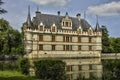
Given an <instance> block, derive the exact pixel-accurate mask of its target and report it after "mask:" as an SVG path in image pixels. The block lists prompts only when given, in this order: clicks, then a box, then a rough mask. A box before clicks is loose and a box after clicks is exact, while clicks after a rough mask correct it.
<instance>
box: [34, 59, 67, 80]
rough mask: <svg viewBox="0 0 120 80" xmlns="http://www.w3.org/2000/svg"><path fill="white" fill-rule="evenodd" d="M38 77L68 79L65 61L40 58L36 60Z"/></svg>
mask: <svg viewBox="0 0 120 80" xmlns="http://www.w3.org/2000/svg"><path fill="white" fill-rule="evenodd" d="M34 65H35V74H36V77H38V78H40V79H43V80H48V79H49V80H66V76H65V75H66V74H65V63H64V62H62V61H61V60H51V59H49V60H48V59H47V60H39V61H35V62H34Z"/></svg>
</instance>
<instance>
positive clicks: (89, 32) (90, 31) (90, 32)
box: [88, 27, 93, 35]
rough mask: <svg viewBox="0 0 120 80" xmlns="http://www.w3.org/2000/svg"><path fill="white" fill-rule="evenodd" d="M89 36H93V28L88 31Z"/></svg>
mask: <svg viewBox="0 0 120 80" xmlns="http://www.w3.org/2000/svg"><path fill="white" fill-rule="evenodd" d="M88 34H89V35H92V34H93V30H92V28H91V27H90V28H89V30H88Z"/></svg>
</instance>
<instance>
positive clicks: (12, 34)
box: [0, 19, 24, 55]
mask: <svg viewBox="0 0 120 80" xmlns="http://www.w3.org/2000/svg"><path fill="white" fill-rule="evenodd" d="M0 29H1V31H0V46H1V47H0V54H7V55H8V54H9V55H10V54H12V55H13V54H14V55H16V54H22V55H23V53H24V52H23V51H24V47H23V39H22V34H21V33H20V32H19V31H18V30H14V29H13V28H12V27H10V25H9V22H8V21H6V20H4V19H0Z"/></svg>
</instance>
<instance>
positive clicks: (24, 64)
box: [20, 58, 30, 75]
mask: <svg viewBox="0 0 120 80" xmlns="http://www.w3.org/2000/svg"><path fill="white" fill-rule="evenodd" d="M29 68H30V63H29V60H28V59H27V58H21V59H20V71H21V72H22V74H25V75H28V74H29Z"/></svg>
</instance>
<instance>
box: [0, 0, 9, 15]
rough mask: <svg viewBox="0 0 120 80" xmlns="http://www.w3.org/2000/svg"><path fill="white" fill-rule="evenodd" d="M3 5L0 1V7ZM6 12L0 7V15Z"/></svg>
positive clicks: (0, 0)
mask: <svg viewBox="0 0 120 80" xmlns="http://www.w3.org/2000/svg"><path fill="white" fill-rule="evenodd" d="M2 4H4V2H3V1H2V0H0V5H2ZM6 12H7V11H6V10H5V9H3V8H1V7H0V14H3V13H6Z"/></svg>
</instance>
